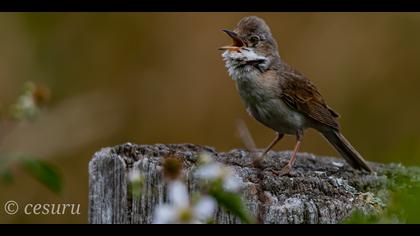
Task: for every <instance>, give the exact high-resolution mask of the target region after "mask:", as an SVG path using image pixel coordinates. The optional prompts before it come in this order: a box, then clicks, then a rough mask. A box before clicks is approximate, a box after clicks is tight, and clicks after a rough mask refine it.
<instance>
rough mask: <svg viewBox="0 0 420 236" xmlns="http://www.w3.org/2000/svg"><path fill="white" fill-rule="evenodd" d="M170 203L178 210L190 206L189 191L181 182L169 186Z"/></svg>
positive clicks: (173, 182) (171, 183) (177, 181)
mask: <svg viewBox="0 0 420 236" xmlns="http://www.w3.org/2000/svg"><path fill="white" fill-rule="evenodd" d="M168 193H169V201H170V203H171V204H173V205H174V206H175V207H176V208H187V207H188V206H189V205H190V199H189V196H188V189H187V186H185V184H184V183H182V182H181V181H179V180H176V181H172V182H170V183H169V185H168Z"/></svg>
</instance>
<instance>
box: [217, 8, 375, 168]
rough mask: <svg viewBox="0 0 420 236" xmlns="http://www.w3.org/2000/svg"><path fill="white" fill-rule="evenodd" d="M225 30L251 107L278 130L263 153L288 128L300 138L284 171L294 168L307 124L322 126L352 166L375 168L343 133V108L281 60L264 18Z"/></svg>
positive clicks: (229, 60) (227, 54)
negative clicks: (332, 103) (327, 100)
mask: <svg viewBox="0 0 420 236" xmlns="http://www.w3.org/2000/svg"><path fill="white" fill-rule="evenodd" d="M223 31H224V32H225V33H227V34H228V35H229V36H230V37H231V38H232V39H233V44H232V45H230V46H224V47H222V48H220V49H221V50H224V53H223V54H222V56H223V59H224V60H225V63H226V67H227V69H228V72H229V75H230V76H231V77H232V79H233V80H235V81H236V86H237V89H238V91H239V95H240V97H241V99H242V101H243V102H244V104H245V106H246V108H247V111H248V112H249V113H250V114H251V115H252V116H253V117H254V118H255V119H256V120H258V121H259V122H261V123H262V124H264V125H265V126H267V127H269V128H271V129H273V130H275V131H276V132H277V137H276V138H275V139H274V140H273V141H272V142H271V143H270V145H268V147H267V148H266V149H265V151H264V152H263V154H262V156H264V155H265V154H266V153H267V152H268V151H270V149H272V148H273V146H274V145H275V144H276V143H277V142H278V141H279V140H280V139H282V138H283V136H284V135H285V134H289V135H295V136H296V138H297V142H296V145H295V148H294V150H293V153H292V156H291V158H290V160H289V162H288V164H287V165H286V166H285V167H284V168H283V169H282V171H281V173H280V174H282V175H283V174H287V173H289V171H290V170H291V168H292V166H293V163H294V162H295V159H296V153H297V151H298V149H299V146H300V144H301V142H302V138H303V132H304V130H305V129H307V128H313V129H315V130H317V131H319V132H320V133H321V134H322V135H323V136H324V137H325V138H326V139H327V140H328V141H329V143H330V144H332V146H333V147H334V148H335V149H336V150H337V151H338V152H339V153H340V154H341V156H342V157H343V158H344V159H345V160H346V161H347V162H348V163H349V164H350V165H351V166H352V167H354V168H356V169H361V170H366V171H369V172H372V169H371V168H370V167H369V165H368V164H367V163H366V161H365V160H364V159H363V157H362V156H361V155H360V154H359V153H358V152H357V151H356V149H355V148H353V147H352V145H351V144H350V143H349V141H347V139H346V138H345V137H344V136H343V135H342V134H341V133H340V128H339V125H338V122H337V118H338V114H337V113H336V112H335V111H333V110H332V109H331V108H330V107H329V106H328V105H327V104H326V103H325V101H324V99H323V98H322V96H321V94H320V93H319V92H318V90H317V88H316V87H315V85H314V84H313V83H312V82H311V81H310V80H309V79H308V78H306V77H305V76H304V75H303V74H302V73H300V72H299V71H297V70H295V69H293V68H292V67H290V66H289V65H288V64H286V63H285V62H284V61H283V60H282V58H281V57H280V55H279V53H278V48H277V42H276V40H275V39H274V38H273V36H272V35H271V31H270V28H269V27H268V25H267V24H266V23H265V22H264V20H262V19H261V18H258V17H255V16H250V17H245V18H243V19H241V20H240V22H239V23H238V25H237V26H236V28H235V29H234V30H233V31H230V30H223Z"/></svg>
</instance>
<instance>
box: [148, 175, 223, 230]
mask: <svg viewBox="0 0 420 236" xmlns="http://www.w3.org/2000/svg"><path fill="white" fill-rule="evenodd" d="M168 195H169V203H168V204H162V205H159V206H158V207H157V208H156V210H155V214H154V218H153V223H154V224H177V223H187V224H198V223H205V222H206V221H207V220H208V219H210V218H211V217H212V216H213V213H214V211H215V210H216V201H215V200H214V199H213V198H211V197H207V196H206V197H201V198H200V199H199V200H198V201H197V202H196V203H194V204H193V203H191V202H190V199H189V196H188V190H187V187H186V186H185V185H184V184H183V183H182V182H180V181H172V182H170V183H169V185H168Z"/></svg>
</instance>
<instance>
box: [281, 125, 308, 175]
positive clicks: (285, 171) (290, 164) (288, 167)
mask: <svg viewBox="0 0 420 236" xmlns="http://www.w3.org/2000/svg"><path fill="white" fill-rule="evenodd" d="M296 138H297V141H296V145H295V149H293V152H292V156H291V157H290V160H289V162H288V163H287V164H286V166H284V167H283V168H282V169H281V171H280V173H279V175H280V176H282V175H286V174H288V173H290V170H291V169H292V167H293V164H294V163H295V161H296V154H297V152H298V151H299V148H300V144H301V143H302V138H303V132H302V131H298V132H297V133H296Z"/></svg>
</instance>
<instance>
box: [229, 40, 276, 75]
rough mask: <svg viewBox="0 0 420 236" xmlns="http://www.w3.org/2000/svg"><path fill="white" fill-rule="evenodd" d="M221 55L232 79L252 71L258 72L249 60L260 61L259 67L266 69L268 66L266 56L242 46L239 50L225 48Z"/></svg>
mask: <svg viewBox="0 0 420 236" xmlns="http://www.w3.org/2000/svg"><path fill="white" fill-rule="evenodd" d="M222 57H223V60H224V61H225V65H226V68H227V69H228V72H229V75H230V76H231V78H232V79H233V80H237V79H240V78H243V77H245V76H246V75H247V74H248V75H249V73H252V72H257V73H259V70H258V68H257V67H256V66H255V65H253V64H252V63H251V62H257V61H261V62H260V63H259V64H258V66H259V67H260V68H261V69H266V68H267V66H268V58H266V57H264V56H261V55H258V54H257V53H255V52H254V50H252V49H248V48H243V49H240V50H239V51H230V50H226V51H225V52H224V53H223V54H222Z"/></svg>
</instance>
